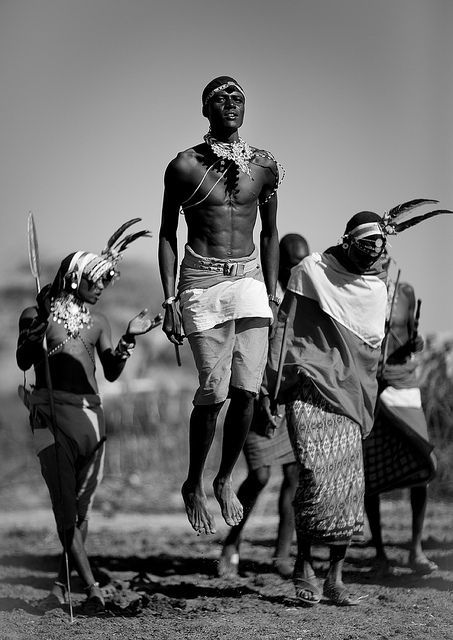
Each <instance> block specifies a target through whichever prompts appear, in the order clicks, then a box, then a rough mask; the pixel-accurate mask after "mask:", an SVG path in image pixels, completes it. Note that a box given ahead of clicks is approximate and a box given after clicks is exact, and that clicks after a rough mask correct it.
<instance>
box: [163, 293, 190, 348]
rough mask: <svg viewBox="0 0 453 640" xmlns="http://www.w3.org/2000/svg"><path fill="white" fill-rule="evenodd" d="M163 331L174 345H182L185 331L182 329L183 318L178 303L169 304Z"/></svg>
mask: <svg viewBox="0 0 453 640" xmlns="http://www.w3.org/2000/svg"><path fill="white" fill-rule="evenodd" d="M162 330H163V332H164V333H165V335H166V336H167V338H168V339H169V340H170V342H173V344H177V345H181V344H182V343H183V340H184V337H185V336H184V330H183V328H182V316H181V312H180V311H179V308H178V307H177V304H176V301H173V302H171V303H170V304H167V305H166V307H165V316H164V321H163V324H162Z"/></svg>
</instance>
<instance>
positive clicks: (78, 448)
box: [16, 219, 162, 613]
mask: <svg viewBox="0 0 453 640" xmlns="http://www.w3.org/2000/svg"><path fill="white" fill-rule="evenodd" d="M138 220H139V219H135V220H132V221H129V222H128V223H125V225H123V226H122V227H120V229H119V230H118V232H116V233H115V234H113V236H112V237H111V239H110V241H109V242H108V243H107V247H106V249H105V250H104V251H103V252H102V254H101V255H96V254H94V253H89V252H86V251H77V252H76V253H71V254H70V255H68V256H67V257H66V258H65V259H64V260H63V261H62V262H61V265H60V268H59V270H58V272H57V275H56V277H55V279H54V281H53V283H52V285H46V286H45V287H44V288H43V289H42V290H41V292H40V293H39V294H38V297H37V301H38V305H37V306H33V307H27V308H26V309H24V311H23V312H22V314H21V316H20V320H19V339H18V344H17V351H16V359H17V364H18V365H19V367H20V369H22V371H24V372H25V371H27V370H28V369H30V368H31V367H33V368H34V372H35V386H34V388H33V390H32V391H31V392H30V391H29V390H28V389H26V388H25V387H21V396H22V399H23V401H24V404H25V405H26V406H27V408H28V409H29V411H30V426H31V428H32V432H33V442H34V446H35V450H36V453H37V455H38V457H39V461H40V464H41V473H42V475H43V477H44V480H45V482H46V484H47V487H48V490H49V494H50V498H51V502H52V509H53V512H54V516H55V521H56V525H57V532H58V536H59V538H60V540H61V542H62V545H63V548H64V551H65V552H66V553H67V557H68V566H66V562H65V555H66V554H64V555H63V557H62V561H61V563H60V569H59V573H58V576H57V579H56V581H55V582H54V584H53V587H52V590H51V593H50V594H49V598H50V599H51V600H54V601H55V602H56V603H59V604H64V603H65V602H67V597H68V592H67V587H68V583H69V575H67V573H68V572H69V574H70V573H71V569H72V567H74V568H75V569H76V570H77V572H78V574H79V576H80V577H81V578H82V580H83V581H84V583H85V592H86V594H87V600H86V602H85V605H84V606H85V610H86V611H87V612H90V613H94V612H96V611H99V610H101V609H103V608H104V598H103V595H102V592H101V589H100V588H99V584H98V583H97V582H96V581H95V579H94V577H93V573H92V570H91V566H90V563H89V560H88V556H87V553H86V550H85V540H86V537H87V533H88V518H89V514H90V510H91V506H92V503H93V499H94V495H95V491H96V489H97V487H98V485H99V483H100V481H101V479H102V472H103V465H104V442H105V439H106V438H105V422H104V412H103V408H102V402H101V398H100V396H99V393H98V385H97V381H96V377H95V370H96V363H95V354H96V353H97V355H98V358H99V360H100V363H101V365H102V369H103V372H104V375H105V377H106V379H107V380H109V381H110V382H113V381H114V380H116V379H117V378H118V376H119V375H120V374H121V372H122V371H123V369H124V366H125V364H126V362H127V359H128V358H129V356H130V355H131V353H132V350H133V348H134V347H135V340H136V336H138V335H141V334H143V333H146V332H148V331H150V330H151V329H152V328H153V327H156V326H157V325H159V324H160V323H161V321H162V318H161V316H160V315H159V316H156V317H155V318H154V320H151V318H150V317H149V314H148V312H147V310H146V309H144V310H143V311H142V312H140V313H139V314H138V315H137V316H135V317H134V318H133V319H132V320H131V321H130V322H129V324H128V326H127V329H126V333H125V334H124V335H123V337H122V338H120V340H119V342H118V345H117V346H116V347H114V346H113V344H112V337H111V329H110V324H109V322H108V320H107V318H105V317H104V316H103V315H102V314H100V313H95V312H93V311H91V310H90V308H89V306H87V305H90V306H91V305H95V304H96V302H97V301H98V300H99V298H100V296H101V295H102V293H103V291H104V289H105V288H106V286H107V285H108V284H109V283H110V282H111V281H112V279H114V278H117V277H118V276H119V271H118V267H117V265H118V261H119V258H120V253H121V252H122V251H124V249H125V248H126V247H127V246H128V244H129V243H130V242H131V241H133V240H134V239H135V238H137V237H140V236H143V235H147V232H138V233H137V234H132V235H130V236H127V237H125V238H121V235H122V233H121V231H122V230H123V231H124V230H125V229H126V228H128V227H129V226H130V225H131V224H132V223H134V222H136V221H138ZM44 337H45V339H46V343H47V347H46V349H47V355H46V349H45V343H44ZM47 359H48V364H49V371H48V374H47V373H46V360H47ZM48 376H49V377H50V381H51V388H49V379H48Z"/></svg>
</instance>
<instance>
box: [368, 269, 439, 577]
mask: <svg viewBox="0 0 453 640" xmlns="http://www.w3.org/2000/svg"><path fill="white" fill-rule="evenodd" d="M398 273H399V272H398ZM388 289H389V311H388V321H387V333H386V337H385V339H384V345H385V348H384V347H383V359H382V367H381V370H380V371H379V375H378V381H379V400H378V403H377V409H376V415H375V421H374V427H373V430H372V431H371V434H370V437H369V438H367V439H366V440H365V446H364V464H365V510H366V514H367V517H368V522H369V525H370V530H371V535H372V540H373V544H374V547H375V549H376V558H375V561H374V566H373V570H374V571H375V572H376V573H377V574H378V575H381V576H385V575H392V574H393V573H394V568H393V566H392V565H391V563H390V560H389V559H388V557H387V554H386V552H385V547H384V543H383V539H382V527H381V517H380V494H381V493H384V492H387V491H392V490H395V489H402V488H409V489H410V503H411V510H412V539H411V544H410V549H409V558H408V566H409V567H410V568H411V569H412V570H413V571H414V572H415V573H418V574H428V573H432V572H433V571H435V570H436V569H437V568H438V567H437V565H436V563H435V562H434V561H433V560H430V559H429V558H428V557H427V556H426V554H425V553H424V552H423V548H422V534H423V524H424V519H425V512H426V506H427V502H428V483H429V482H430V481H431V480H432V479H433V477H434V475H435V472H436V458H435V455H434V453H433V446H432V445H431V444H430V442H429V439H428V427H427V424H426V419H425V415H424V413H423V408H422V402H421V395H420V389H419V387H418V384H417V376H416V369H417V366H418V359H417V354H418V353H420V352H421V351H422V350H423V346H424V342H423V338H422V337H421V336H420V335H419V334H418V322H419V316H420V305H421V300H418V301H417V302H416V298H415V293H414V289H413V287H412V285H410V284H409V283H407V282H399V281H398V278H397V279H396V280H395V282H393V281H392V280H391V279H389V280H388ZM390 301H391V302H390Z"/></svg>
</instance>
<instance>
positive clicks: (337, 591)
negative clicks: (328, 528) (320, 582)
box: [323, 544, 368, 607]
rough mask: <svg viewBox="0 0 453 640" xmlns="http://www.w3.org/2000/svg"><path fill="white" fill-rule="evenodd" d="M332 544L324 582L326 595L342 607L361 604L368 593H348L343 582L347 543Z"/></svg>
mask: <svg viewBox="0 0 453 640" xmlns="http://www.w3.org/2000/svg"><path fill="white" fill-rule="evenodd" d="M329 546H330V567H329V571H328V572H327V577H326V580H325V582H324V589H323V592H324V595H325V596H326V598H329V600H331V601H332V602H333V603H334V604H336V605H338V606H341V607H350V606H353V605H357V604H360V602H361V600H364V599H365V598H367V597H368V596H367V595H361V596H355V595H353V594H350V593H348V588H347V587H346V585H345V584H344V582H343V565H344V559H345V556H346V551H347V549H348V545H347V544H332V545H329Z"/></svg>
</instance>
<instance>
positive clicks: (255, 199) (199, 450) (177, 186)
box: [159, 87, 278, 533]
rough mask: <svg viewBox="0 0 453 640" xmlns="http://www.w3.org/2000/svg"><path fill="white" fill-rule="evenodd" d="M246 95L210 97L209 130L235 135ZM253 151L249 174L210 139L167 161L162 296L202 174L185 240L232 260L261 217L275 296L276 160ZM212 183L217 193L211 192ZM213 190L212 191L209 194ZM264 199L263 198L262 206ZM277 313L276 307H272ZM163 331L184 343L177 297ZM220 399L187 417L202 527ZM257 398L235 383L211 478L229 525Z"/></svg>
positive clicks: (193, 508) (266, 268) (192, 504)
mask: <svg viewBox="0 0 453 640" xmlns="http://www.w3.org/2000/svg"><path fill="white" fill-rule="evenodd" d="M244 108H245V102H244V96H243V95H242V93H240V92H239V91H236V90H235V88H234V87H232V88H230V90H226V91H219V92H218V93H217V94H215V96H214V97H213V98H212V99H211V100H210V101H209V102H208V104H207V106H206V109H205V115H206V117H207V118H208V120H209V123H210V126H211V132H212V135H213V136H214V137H215V138H217V139H218V140H221V141H223V142H233V141H235V140H238V138H239V133H238V129H239V127H240V126H241V125H242V122H243V118H244ZM258 153H259V151H258V150H255V156H254V158H252V160H251V162H250V163H249V166H250V169H251V178H252V179H250V177H249V176H248V175H246V174H245V173H243V172H241V171H239V170H238V168H237V166H236V165H235V164H231V166H230V167H229V168H228V169H227V171H226V173H225V175H224V176H223V177H222V178H221V179H220V181H219V183H218V184H217V185H216V186H214V185H215V183H216V182H217V180H219V178H220V177H221V175H222V173H223V171H224V170H225V169H226V168H227V167H228V164H229V162H228V161H227V164H226V165H225V166H221V163H220V161H219V162H216V160H218V158H217V157H216V156H215V155H214V154H213V153H212V150H211V149H210V147H209V146H208V145H207V144H206V143H202V144H199V145H196V146H194V147H192V148H190V149H187V150H185V151H182V152H181V153H179V154H178V155H177V157H176V158H175V159H174V160H172V162H170V164H169V165H168V167H167V169H166V172H165V190H164V197H163V206H162V220H161V227H160V234H159V266H160V274H161V280H162V287H163V290H164V296H165V299H168V298H170V297H172V296H174V295H175V290H176V272H177V264H178V247H177V229H178V224H179V220H180V207H181V205H182V204H183V203H184V201H185V200H187V199H188V198H189V197H190V196H191V195H192V193H193V192H194V190H195V189H196V187H197V185H199V183H200V181H201V180H202V179H203V176H205V173H206V170H207V168H208V167H211V165H213V164H214V163H216V164H215V165H214V166H213V167H212V168H211V170H210V171H209V172H208V173H207V175H206V177H205V179H204V180H203V183H202V185H201V187H200V188H199V189H198V191H197V193H196V195H195V197H194V198H191V200H190V204H193V203H196V202H198V201H199V200H202V199H203V202H202V203H200V204H199V205H196V206H193V207H192V208H188V209H187V211H186V212H185V219H186V223H187V242H188V244H189V246H190V247H191V248H192V249H193V250H194V251H195V253H197V254H199V255H202V256H207V257H213V258H219V259H222V258H225V259H234V258H239V257H244V256H248V255H250V254H251V253H252V252H253V250H254V242H253V230H254V228H255V224H256V220H257V216H258V214H259V217H260V220H261V233H260V256H261V265H262V270H263V275H264V281H265V285H266V289H267V292H268V293H269V294H272V295H274V294H275V285H276V280H277V265H278V233H277V227H276V214H277V197H276V195H275V194H274V195H273V196H272V197H271V198H270V200H269V201H268V202H266V203H264V200H265V199H266V197H267V196H269V195H270V194H271V193H272V191H273V190H274V188H275V185H276V181H277V179H278V171H277V167H276V163H275V162H274V161H273V160H270V159H269V158H267V157H266V158H263V157H260V156H258V155H257V154H258ZM211 189H212V191H211ZM208 194H209V195H208ZM259 203H264V204H261V205H260V204H259ZM273 306H274V307H275V308H274V309H273V311H274V313H275V314H276V311H277V310H276V305H273ZM162 328H163V330H164V332H165V333H166V335H167V337H168V339H169V340H170V342H173V343H174V344H176V345H180V344H182V342H183V338H184V333H183V328H182V323H181V316H180V313H179V310H178V308H177V305H176V303H173V304H171V305H169V306H167V308H166V312H165V317H164V322H163V327H162ZM220 408H221V405H220V406H219V405H217V404H216V405H208V406H196V407H195V408H194V410H193V412H192V416H191V419H190V452H189V453H190V455H189V472H188V476H187V479H186V481H185V483H184V485H183V487H182V495H183V499H184V503H185V507H186V512H187V516H188V519H189V522H190V524H191V525H192V527H193V528H194V530H195V531H196V532H197V533H215V530H216V529H215V523H214V518H213V516H212V515H211V514H210V513H209V510H208V509H207V500H206V494H205V491H204V486H203V471H204V465H205V460H206V456H207V454H208V452H209V449H210V446H211V443H212V440H213V437H214V433H215V428H216V421H217V417H218V413H219V411H220ZM252 408H253V396H252V395H251V394H250V393H249V392H246V391H243V390H239V389H235V390H233V394H232V397H231V402H230V405H229V408H228V412H227V416H226V423H225V425H226V426H225V436H224V443H223V450H222V459H221V463H220V468H219V472H218V474H217V476H216V478H215V480H214V493H215V496H216V498H217V500H218V502H219V504H220V507H221V510H222V515H223V517H224V519H225V521H226V522H227V524H229V525H230V526H234V525H237V524H238V523H239V522H240V520H241V519H242V515H243V510H242V505H241V503H240V502H239V500H238V499H237V497H236V495H235V493H234V491H233V489H232V480H231V473H232V471H233V468H234V465H235V464H236V461H237V459H238V457H239V454H240V451H241V449H242V445H243V443H244V441H245V438H246V435H247V432H248V430H249V427H250V422H251V415H252Z"/></svg>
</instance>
